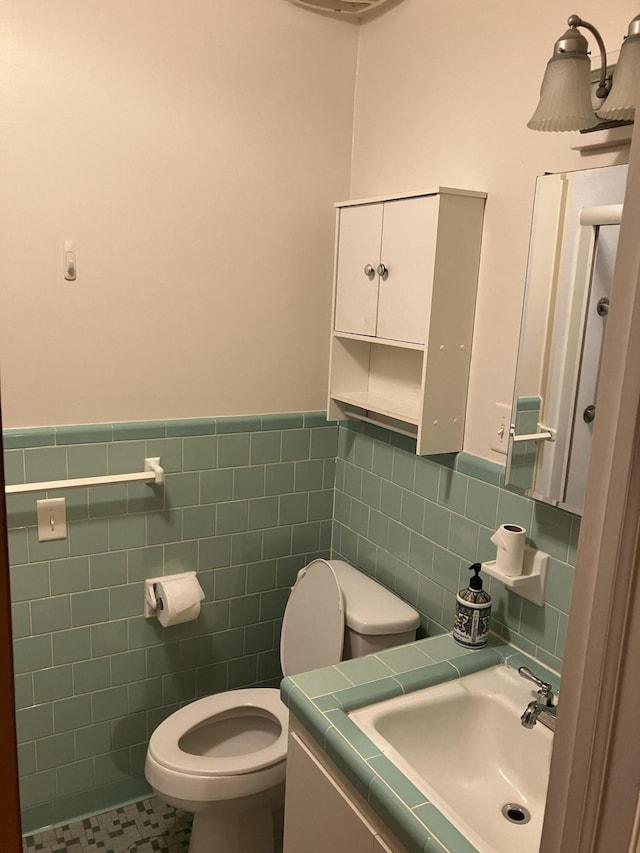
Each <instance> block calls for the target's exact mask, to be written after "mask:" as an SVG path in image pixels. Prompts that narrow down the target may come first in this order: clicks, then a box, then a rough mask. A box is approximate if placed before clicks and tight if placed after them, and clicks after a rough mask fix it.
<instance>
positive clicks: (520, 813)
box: [502, 803, 531, 823]
mask: <svg viewBox="0 0 640 853" xmlns="http://www.w3.org/2000/svg"><path fill="white" fill-rule="evenodd" d="M502 815H503V817H505V818H506V819H507V820H508V821H509V823H529V821H530V820H531V813H530V812H529V809H525V807H524V806H521V805H518V803H505V804H504V806H503V807H502Z"/></svg>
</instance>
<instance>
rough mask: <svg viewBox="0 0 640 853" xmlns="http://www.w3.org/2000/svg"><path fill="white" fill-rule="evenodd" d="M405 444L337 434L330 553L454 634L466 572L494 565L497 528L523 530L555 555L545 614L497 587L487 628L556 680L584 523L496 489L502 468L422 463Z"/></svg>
mask: <svg viewBox="0 0 640 853" xmlns="http://www.w3.org/2000/svg"><path fill="white" fill-rule="evenodd" d="M411 451H412V448H411V447H407V445H406V439H402V440H399V438H398V437H397V436H394V435H393V433H388V432H387V433H384V431H382V430H380V429H372V428H371V427H368V426H367V425H363V424H359V423H358V424H356V423H349V424H348V425H347V426H342V425H341V426H340V430H339V441H338V460H337V468H336V494H335V504H334V529H333V553H334V555H335V556H341V557H342V558H343V559H345V560H347V561H349V562H352V563H353V564H354V565H356V566H358V567H359V568H360V569H362V570H363V571H365V572H367V573H368V574H370V575H371V576H373V577H375V578H377V579H378V580H380V581H381V582H382V583H384V584H385V585H386V586H388V587H390V588H391V589H392V590H394V591H395V592H397V593H398V594H399V595H401V596H402V597H403V598H404V599H405V600H407V601H408V602H409V603H410V604H412V605H413V606H414V607H416V608H417V609H418V610H419V611H420V614H421V616H422V630H423V632H424V633H425V634H427V635H429V636H433V635H435V634H442V633H445V632H448V631H450V630H451V626H452V624H453V615H454V609H455V594H456V592H457V590H458V589H460V588H461V587H462V586H466V583H467V579H468V567H469V565H470V564H471V563H474V562H482V561H487V560H493V559H495V546H494V545H492V544H491V542H490V541H489V539H490V536H491V535H492V533H493V532H494V530H495V529H496V527H497V525H498V524H504V523H505V522H514V523H516V524H521V525H523V526H524V527H526V528H527V531H528V541H529V543H530V544H531V545H534V546H535V547H538V548H539V549H540V550H543V551H546V552H547V553H548V554H550V555H551V561H550V566H549V574H548V580H547V590H546V604H545V606H544V607H536V606H535V605H533V604H531V602H529V601H526V600H524V599H522V598H520V597H519V596H517V595H515V594H514V593H512V592H510V591H507V590H506V589H505V587H504V586H503V584H501V583H500V582H499V581H497V580H494V579H493V578H486V579H485V583H486V586H487V588H488V590H489V591H490V593H491V595H492V596H493V609H492V627H493V630H494V631H495V632H497V633H498V634H500V635H501V636H502V637H503V638H504V639H506V640H508V641H509V642H512V643H514V644H515V645H517V646H519V647H520V648H522V649H523V650H524V651H526V652H527V653H528V654H530V655H531V656H532V657H535V658H537V659H538V660H540V661H541V662H543V663H545V664H546V665H547V666H549V667H551V668H553V669H555V670H560V669H561V666H562V654H563V649H564V639H565V633H566V620H567V614H568V611H569V602H570V597H571V590H572V586H573V574H574V569H573V566H574V564H575V551H576V542H577V540H578V533H579V526H580V519H579V518H578V517H576V516H573V515H571V514H570V513H567V512H563V511H562V510H559V509H556V508H555V507H552V506H549V505H547V504H542V503H538V502H535V501H533V500H531V499H529V498H527V497H524V496H523V495H521V494H517V493H515V492H512V491H509V490H508V489H505V488H504V487H503V485H502V482H503V479H504V477H503V472H502V469H501V468H500V466H498V465H495V464H493V463H491V462H488V461H486V460H483V459H476V458H474V457H472V456H469V455H468V454H465V453H460V454H458V455H457V457H452V456H450V455H448V456H444V457H430V458H427V457H418V456H415V452H413V453H412V452H411Z"/></svg>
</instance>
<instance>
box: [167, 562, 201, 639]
mask: <svg viewBox="0 0 640 853" xmlns="http://www.w3.org/2000/svg"><path fill="white" fill-rule="evenodd" d="M155 594H156V617H157V619H158V622H159V623H160V624H161V625H162V626H163V627H164V628H167V627H169V626H170V625H181V624H182V623H183V622H193V621H194V620H195V619H197V618H198V616H199V615H200V602H201V601H202V599H203V598H204V592H203V591H202V587H201V586H200V584H199V583H198V580H197V578H196V573H195V572H189V573H187V574H184V575H180V576H177V577H172V576H171V575H167V577H165V578H163V579H162V580H161V581H158V582H157V583H156V584H155Z"/></svg>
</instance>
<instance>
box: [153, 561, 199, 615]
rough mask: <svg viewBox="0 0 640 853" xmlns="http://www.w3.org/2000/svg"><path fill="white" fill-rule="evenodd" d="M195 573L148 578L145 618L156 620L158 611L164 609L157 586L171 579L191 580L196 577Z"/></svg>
mask: <svg viewBox="0 0 640 853" xmlns="http://www.w3.org/2000/svg"><path fill="white" fill-rule="evenodd" d="M195 575H196V573H195V572H180V573H179V574H175V575H164V576H163V577H159V578H146V579H145V582H144V618H145V619H154V618H155V617H156V616H157V615H158V610H160V609H162V601H159V600H158V598H157V597H156V584H157V583H160V582H161V581H166V580H167V579H168V578H169V577H171V578H174V579H175V580H178V579H179V578H189V577H191V576H195Z"/></svg>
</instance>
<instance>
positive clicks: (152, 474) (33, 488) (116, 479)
mask: <svg viewBox="0 0 640 853" xmlns="http://www.w3.org/2000/svg"><path fill="white" fill-rule="evenodd" d="M113 483H148V484H149V485H150V486H154V485H157V486H161V485H162V484H163V483H164V469H163V468H161V467H160V457H159V456H150V457H148V458H147V459H145V460H144V471H141V472H140V473H137V474H110V475H108V476H106V477H79V478H78V479H75V480H51V481H49V482H48V483H20V484H19V485H17V486H7V487H6V488H5V492H6V493H7V494H8V495H23V494H27V493H28V492H49V491H53V490H54V489H82V488H86V487H87V486H110V485H111V484H113Z"/></svg>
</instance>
